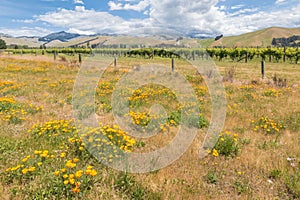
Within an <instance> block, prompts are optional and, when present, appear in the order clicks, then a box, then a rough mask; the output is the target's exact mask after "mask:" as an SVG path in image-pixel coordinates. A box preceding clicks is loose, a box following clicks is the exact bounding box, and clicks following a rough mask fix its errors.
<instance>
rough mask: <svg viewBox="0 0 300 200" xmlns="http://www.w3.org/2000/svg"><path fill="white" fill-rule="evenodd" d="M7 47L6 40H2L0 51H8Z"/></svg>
mask: <svg viewBox="0 0 300 200" xmlns="http://www.w3.org/2000/svg"><path fill="white" fill-rule="evenodd" d="M6 48H7V46H6V43H5V41H4V40H2V39H0V49H6Z"/></svg>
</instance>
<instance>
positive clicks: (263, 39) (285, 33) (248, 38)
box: [210, 27, 300, 47]
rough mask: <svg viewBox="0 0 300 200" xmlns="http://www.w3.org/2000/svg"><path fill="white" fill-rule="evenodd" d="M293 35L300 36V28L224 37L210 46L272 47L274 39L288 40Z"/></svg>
mask: <svg viewBox="0 0 300 200" xmlns="http://www.w3.org/2000/svg"><path fill="white" fill-rule="evenodd" d="M293 35H300V28H280V27H271V28H267V29H262V30H259V31H255V32H251V33H245V34H242V35H238V36H229V37H224V38H222V39H220V40H218V41H214V42H213V43H212V44H211V45H210V46H225V47H256V46H270V45H271V44H272V39H273V38H287V37H291V36H293Z"/></svg>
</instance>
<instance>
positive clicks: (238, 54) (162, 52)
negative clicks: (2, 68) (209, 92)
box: [6, 47, 300, 64]
mask: <svg viewBox="0 0 300 200" xmlns="http://www.w3.org/2000/svg"><path fill="white" fill-rule="evenodd" d="M6 51H7V52H8V53H11V54H19V55H20V54H34V55H44V54H54V53H57V54H67V55H75V54H84V55H93V54H101V55H104V56H115V57H116V56H124V57H142V58H152V57H163V58H172V57H176V58H179V57H181V58H184V59H191V58H192V59H196V58H197V57H198V58H201V59H207V55H209V56H210V57H211V58H213V59H216V60H219V61H225V60H226V61H233V62H234V61H236V62H240V61H245V62H248V61H251V60H253V59H261V60H264V61H269V62H289V63H296V64H297V63H298V62H299V60H300V49H299V48H292V47H289V48H284V47H276V48H258V47H257V48H207V49H201V48H200V49H158V48H157V49H156V48H154V49H152V48H144V49H88V48H61V49H13V50H12V49H10V50H6Z"/></svg>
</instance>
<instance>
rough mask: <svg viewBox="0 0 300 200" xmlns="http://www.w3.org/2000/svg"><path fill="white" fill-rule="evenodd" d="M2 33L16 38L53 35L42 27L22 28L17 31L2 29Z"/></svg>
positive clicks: (0, 28)
mask: <svg viewBox="0 0 300 200" xmlns="http://www.w3.org/2000/svg"><path fill="white" fill-rule="evenodd" d="M0 30H1V32H3V33H5V34H8V35H12V36H15V37H19V36H45V35H48V34H50V33H51V31H50V30H48V29H45V28H41V27H21V28H17V29H9V28H4V27H0Z"/></svg>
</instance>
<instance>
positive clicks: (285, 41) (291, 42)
mask: <svg viewBox="0 0 300 200" xmlns="http://www.w3.org/2000/svg"><path fill="white" fill-rule="evenodd" d="M272 45H273V46H275V47H300V36H295V35H294V36H292V37H289V38H273V40H272Z"/></svg>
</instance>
